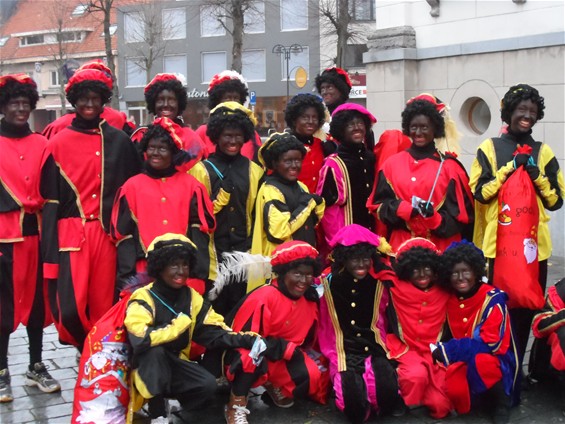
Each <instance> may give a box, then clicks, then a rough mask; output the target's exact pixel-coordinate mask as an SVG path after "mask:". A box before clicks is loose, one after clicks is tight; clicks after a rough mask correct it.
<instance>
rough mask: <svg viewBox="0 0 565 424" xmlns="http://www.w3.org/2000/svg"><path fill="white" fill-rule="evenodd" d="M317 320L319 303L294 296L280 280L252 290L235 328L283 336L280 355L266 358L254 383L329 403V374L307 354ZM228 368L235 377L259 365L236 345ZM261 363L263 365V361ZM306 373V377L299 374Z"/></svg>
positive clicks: (289, 394)
mask: <svg viewBox="0 0 565 424" xmlns="http://www.w3.org/2000/svg"><path fill="white" fill-rule="evenodd" d="M317 322H318V305H317V303H316V302H314V301H312V300H308V299H306V298H305V297H304V296H302V297H300V298H299V299H291V298H290V297H288V296H286V295H285V294H284V293H283V292H282V291H281V289H279V287H278V282H277V280H276V279H275V280H273V281H272V282H271V284H268V285H263V286H261V287H260V288H258V289H257V290H255V291H253V292H252V293H250V294H249V295H248V296H247V298H246V299H245V301H244V302H243V304H242V305H241V307H240V308H239V309H238V311H237V312H236V314H235V318H234V321H233V324H232V328H233V330H234V331H252V332H255V333H258V334H260V335H261V336H262V337H264V338H267V337H272V338H277V339H281V340H282V341H283V343H282V349H281V358H280V359H279V360H277V361H272V360H267V359H266V358H265V359H264V360H263V362H266V363H267V365H266V369H265V373H264V374H262V375H260V376H259V378H258V379H257V380H256V381H255V383H254V384H253V387H257V386H260V385H262V384H264V383H265V382H267V381H269V382H271V383H272V384H273V385H274V386H276V387H279V388H280V389H281V391H282V393H283V394H284V395H285V396H286V397H291V398H293V397H295V396H296V397H302V396H306V395H307V396H309V397H310V398H311V399H312V400H314V401H316V402H319V403H326V395H327V385H328V375H327V373H323V372H322V371H320V369H319V368H318V364H317V363H316V362H315V360H314V359H312V358H311V357H310V356H308V355H307V354H306V351H305V349H307V348H308V347H309V346H311V344H312V343H313V341H314V337H315V330H316V326H317ZM230 359H232V360H231V361H230V365H229V367H228V368H227V377H228V379H230V380H233V378H234V375H235V374H236V373H238V372H245V373H255V372H256V368H257V367H256V366H255V365H254V364H253V362H252V360H251V358H250V357H249V350H246V349H237V351H236V352H234V355H233V358H230ZM261 366H264V364H263V363H262V364H261ZM298 375H300V376H302V377H304V376H307V378H306V380H303V379H300V380H298V379H297V376H298Z"/></svg>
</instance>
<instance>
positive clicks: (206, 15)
mask: <svg viewBox="0 0 565 424" xmlns="http://www.w3.org/2000/svg"><path fill="white" fill-rule="evenodd" d="M220 15H221V13H220V10H219V8H218V7H217V6H202V7H201V8H200V35H201V36H202V37H217V36H220V35H226V30H225V28H224V27H223V26H222V24H221V23H220V22H219V21H218V19H217V16H220ZM222 21H223V22H225V18H222Z"/></svg>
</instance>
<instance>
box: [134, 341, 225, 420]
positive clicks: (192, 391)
mask: <svg viewBox="0 0 565 424" xmlns="http://www.w3.org/2000/svg"><path fill="white" fill-rule="evenodd" d="M135 359H136V362H137V364H138V365H139V366H138V368H137V372H138V374H139V376H140V377H141V379H142V380H143V382H144V384H145V386H146V387H147V390H149V392H150V393H151V394H152V395H153V396H162V397H167V398H174V399H177V400H178V401H179V402H180V404H181V405H182V407H183V408H184V409H185V410H192V409H198V408H200V407H202V406H204V404H205V403H206V402H207V401H208V400H209V399H210V398H211V397H212V396H213V395H214V393H215V391H216V379H215V378H214V376H212V374H210V373H209V372H208V371H206V370H205V369H204V368H203V367H202V366H200V365H199V364H197V363H196V362H189V361H185V360H183V359H180V358H179V357H178V356H177V355H176V354H174V353H173V352H170V351H168V350H167V349H165V348H164V347H162V346H156V347H152V348H151V349H149V350H147V351H146V352H143V353H142V354H140V355H137V356H136V358H135Z"/></svg>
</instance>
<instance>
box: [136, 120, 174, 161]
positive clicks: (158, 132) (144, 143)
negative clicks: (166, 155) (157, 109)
mask: <svg viewBox="0 0 565 424" xmlns="http://www.w3.org/2000/svg"><path fill="white" fill-rule="evenodd" d="M154 138H156V139H158V140H162V141H165V142H166V143H167V145H168V146H169V149H171V154H173V155H174V154H175V153H176V152H178V151H179V150H180V149H179V148H178V147H177V145H176V144H175V143H174V141H173V138H172V137H171V135H170V134H169V133H168V132H167V130H166V129H165V128H163V127H162V126H160V125H149V126H148V127H147V131H145V134H143V137H142V139H141V141H140V142H139V147H140V149H141V151H142V152H146V151H147V147H148V145H149V142H150V141H151V140H152V139H154Z"/></svg>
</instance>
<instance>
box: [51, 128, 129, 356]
mask: <svg viewBox="0 0 565 424" xmlns="http://www.w3.org/2000/svg"><path fill="white" fill-rule="evenodd" d="M75 122H76V123H77V125H78V123H79V122H80V117H77V118H75V120H74V121H73V124H72V126H71V127H68V128H65V129H63V130H61V132H59V133H58V134H57V135H56V136H55V137H53V138H52V139H51V140H50V141H49V143H48V144H47V149H46V161H45V164H44V166H43V169H42V175H41V194H42V195H43V197H44V198H45V199H46V200H47V203H46V205H45V207H44V209H43V226H42V241H41V242H42V252H43V255H44V268H43V269H44V276H45V278H47V279H51V280H56V281H50V282H49V298H50V302H51V309H52V311H53V318H54V320H55V324H56V326H57V330H58V331H59V338H60V340H61V341H63V342H65V343H69V344H73V345H75V346H79V347H80V346H82V343H83V342H84V339H85V337H86V335H87V334H88V331H89V330H90V329H91V328H92V325H93V324H94V323H95V322H96V321H98V319H99V318H100V317H101V316H102V315H103V314H104V313H105V312H106V311H107V310H108V309H109V308H110V307H111V306H112V302H113V298H114V285H115V279H116V248H115V246H114V244H113V243H112V242H111V240H110V237H109V236H108V232H109V228H110V215H111V212H112V205H113V201H114V198H115V196H116V192H117V190H118V188H119V187H120V186H121V185H122V184H123V183H124V182H126V180H127V179H128V178H130V177H132V176H133V175H135V174H137V173H138V172H139V170H140V163H139V160H138V155H137V152H136V150H135V147H134V145H133V144H132V143H131V141H130V140H129V138H128V137H127V135H126V134H125V133H124V132H122V131H119V130H117V129H115V128H114V127H112V126H110V125H109V124H108V123H106V121H104V120H102V121H101V122H100V123H99V124H98V127H97V128H94V129H79V128H77V127H76V126H75Z"/></svg>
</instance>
